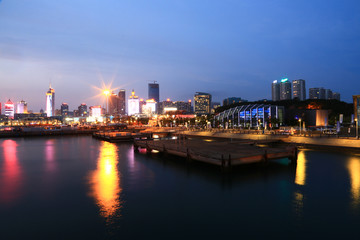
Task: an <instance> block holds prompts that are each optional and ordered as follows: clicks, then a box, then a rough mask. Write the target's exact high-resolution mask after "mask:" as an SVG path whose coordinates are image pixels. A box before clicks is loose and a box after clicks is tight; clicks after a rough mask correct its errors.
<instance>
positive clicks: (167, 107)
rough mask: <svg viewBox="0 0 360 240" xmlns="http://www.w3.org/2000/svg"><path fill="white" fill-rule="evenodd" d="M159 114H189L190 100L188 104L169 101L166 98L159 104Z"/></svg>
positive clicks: (190, 110)
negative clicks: (178, 112) (171, 112)
mask: <svg viewBox="0 0 360 240" xmlns="http://www.w3.org/2000/svg"><path fill="white" fill-rule="evenodd" d="M158 109H159V113H166V112H169V111H181V112H184V113H191V112H192V109H191V100H189V101H188V102H184V101H175V102H173V101H170V99H169V98H168V99H167V100H166V101H162V102H160V103H159V107H158Z"/></svg>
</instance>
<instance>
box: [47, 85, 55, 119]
mask: <svg viewBox="0 0 360 240" xmlns="http://www.w3.org/2000/svg"><path fill="white" fill-rule="evenodd" d="M54 115H55V90H54V89H53V88H51V85H50V87H49V90H48V91H47V92H46V116H48V117H52V116H54Z"/></svg>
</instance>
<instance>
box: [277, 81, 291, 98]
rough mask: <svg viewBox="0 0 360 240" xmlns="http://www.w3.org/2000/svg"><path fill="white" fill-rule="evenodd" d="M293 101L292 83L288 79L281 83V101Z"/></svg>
mask: <svg viewBox="0 0 360 240" xmlns="http://www.w3.org/2000/svg"><path fill="white" fill-rule="evenodd" d="M290 99H291V82H289V79H288V78H283V79H281V81H280V100H290Z"/></svg>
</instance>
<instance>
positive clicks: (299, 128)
mask: <svg viewBox="0 0 360 240" xmlns="http://www.w3.org/2000/svg"><path fill="white" fill-rule="evenodd" d="M299 130H300V135H301V118H299Z"/></svg>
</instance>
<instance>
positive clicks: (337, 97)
mask: <svg viewBox="0 0 360 240" xmlns="http://www.w3.org/2000/svg"><path fill="white" fill-rule="evenodd" d="M332 99H336V100H338V101H340V93H338V92H333V93H332Z"/></svg>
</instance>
